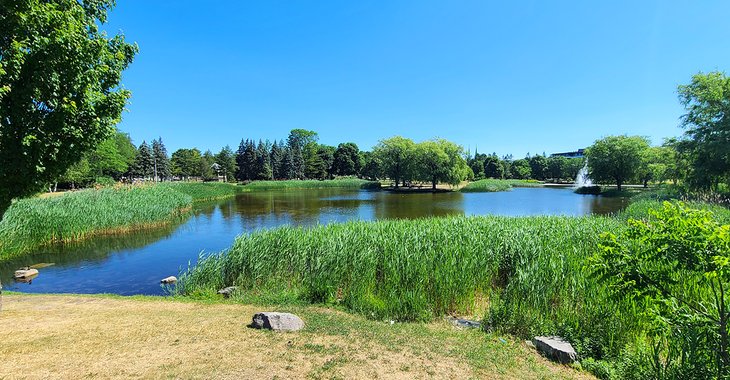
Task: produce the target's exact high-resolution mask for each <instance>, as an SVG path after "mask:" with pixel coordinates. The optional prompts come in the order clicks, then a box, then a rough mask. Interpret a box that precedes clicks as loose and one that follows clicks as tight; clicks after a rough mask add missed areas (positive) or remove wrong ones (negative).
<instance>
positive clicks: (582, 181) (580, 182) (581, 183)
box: [573, 162, 593, 189]
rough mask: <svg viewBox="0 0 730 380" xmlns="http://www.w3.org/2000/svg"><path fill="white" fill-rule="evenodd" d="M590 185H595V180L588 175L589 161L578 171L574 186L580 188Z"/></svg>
mask: <svg viewBox="0 0 730 380" xmlns="http://www.w3.org/2000/svg"><path fill="white" fill-rule="evenodd" d="M588 186H593V180H591V178H590V177H588V163H587V162H586V164H585V165H583V168H582V169H580V171H579V172H578V175H577V176H576V177H575V185H574V186H573V187H574V188H576V189H578V188H581V187H588Z"/></svg>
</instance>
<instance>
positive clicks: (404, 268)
mask: <svg viewBox="0 0 730 380" xmlns="http://www.w3.org/2000/svg"><path fill="white" fill-rule="evenodd" d="M667 205H669V206H671V205H672V204H667ZM695 206H698V207H704V208H706V209H712V210H715V211H716V214H715V215H713V216H708V219H707V220H714V221H715V222H713V223H716V222H721V221H729V220H730V211H728V210H727V209H724V208H722V207H719V206H704V205H701V204H695ZM663 207H667V206H663V205H662V204H661V203H660V202H658V201H655V200H651V199H644V200H641V201H639V202H636V203H634V204H633V205H631V206H630V207H629V208H628V209H627V211H626V213H625V214H622V215H619V216H618V217H595V216H592V217H580V218H575V217H546V216H538V217H521V218H512V217H499V216H485V217H470V218H465V217H452V218H433V219H423V220H397V221H395V220H393V221H377V222H367V223H366V222H349V223H344V224H333V225H327V226H320V227H316V228H311V229H303V228H290V227H283V228H278V229H273V230H267V231H260V232H256V233H253V234H250V235H242V236H240V237H239V238H238V239H237V240H236V241H235V243H234V245H233V246H232V247H231V248H230V249H229V250H228V251H225V252H222V253H219V254H213V255H208V256H204V257H203V258H201V260H200V261H199V262H198V264H197V265H196V266H194V267H191V268H189V269H188V270H187V271H186V272H185V273H183V274H182V276H181V278H180V282H179V283H178V285H177V287H176V288H175V289H174V290H173V292H174V293H175V294H179V295H186V296H190V297H194V298H212V297H216V294H215V293H216V291H217V290H218V289H221V288H223V287H226V286H231V285H235V286H238V291H237V293H235V294H234V298H235V299H238V300H241V301H243V302H246V303H264V304H277V305H297V304H310V303H311V304H326V305H336V306H338V307H344V308H346V309H348V310H351V311H354V312H356V313H359V314H362V315H364V316H367V317H368V318H374V319H381V320H382V319H385V320H389V319H392V320H397V321H430V320H433V319H434V318H438V317H441V316H443V315H462V316H464V315H468V316H474V315H477V316H483V322H484V326H486V328H487V329H488V330H491V331H497V332H500V333H510V334H514V335H516V336H518V337H521V338H531V337H533V336H535V335H552V334H556V335H560V336H563V337H565V338H567V339H568V340H569V341H570V342H571V343H572V344H573V345H574V347H575V348H576V350H577V351H578V353H579V355H580V356H581V357H582V358H583V360H582V365H583V366H584V367H586V368H587V369H589V370H591V371H592V372H593V373H595V374H597V375H598V376H599V377H602V378H637V379H638V378H646V376H649V377H651V376H653V375H655V372H653V371H655V370H656V368H655V367H653V365H654V364H655V363H653V362H652V360H653V359H652V355H653V354H652V352H653V351H652V350H660V351H661V352H660V354H661V355H662V358H665V359H666V358H667V357H669V356H668V355H674V354H673V353H676V352H682V354H683V355H689V354H688V353H687V352H688V351H682V350H690V349H692V350H694V351H693V353H694V356H691V355H690V356H685V359H684V360H678V361H672V359H676V358H673V357H669V358H670V359H667V360H668V361H663V362H662V363H664V364H665V365H667V366H668V369H667V370H670V369H671V370H673V371H676V373H681V372H682V371H684V370H686V369H687V368H689V366H692V365H696V364H697V361H702V360H711V359H712V357H713V355H715V354H714V352H715V350H714V346H713V345H712V344H705V345H703V344H699V346H695V347H684V348H682V346H681V345H682V344H683V343H682V340H681V339H688V337H687V336H679V337H678V336H673V335H671V334H670V335H666V334H657V333H656V330H654V329H655V327H656V320H654V319H650V318H649V317H648V316H647V314H646V312H647V310H653V309H652V308H651V302H650V300H648V299H646V298H633V297H628V296H621V294H617V292H616V290H617V288H616V285H615V284H613V283H612V282H611V281H607V280H605V279H603V280H601V279H599V277H600V276H599V274H600V273H602V272H601V269H600V268H603V267H602V266H601V265H604V266H606V265H608V264H606V263H609V262H610V260H609V258H606V257H603V260H604V261H601V259H602V258H601V256H600V255H598V253H599V252H600V251H601V250H600V249H599V247H607V246H609V245H610V244H609V243H610V239H608V238H607V235H606V233H608V234H610V236H619V237H621V238H626V236H630V234H628V235H627V234H625V231H627V230H630V229H632V228H634V227H632V226H634V225H635V224H631V223H634V222H630V223H628V224H627V222H626V221H627V220H632V219H634V218H636V219H637V220H648V219H652V218H655V219H656V217H654V216H652V215H653V213H654V211H652V212H650V211H648V210H662V208H663ZM678 207H679V206H678ZM670 211H671V210H670ZM676 212H678V213H680V214H681V213H682V212H683V211H681V210H680V211H676ZM707 215H711V214H707ZM683 217H684V214H681V215H679V216H677V215H674V216H671V217H668V220H676V219H677V218H680V219H681V218H683ZM657 220H658V219H657ZM660 222H661V221H657V223H660ZM607 239H608V240H607ZM617 239H619V238H617ZM619 240H620V239H619ZM627 244H628V243H627ZM601 263H603V264H601ZM604 269H605V268H604ZM626 275H627V274H624V276H626ZM622 278H624V277H622ZM686 286H687V287H686V288H685V289H683V290H684V291H693V290H692V289H695V287H694V285H692V284H687V285H686ZM680 290H682V289H681V286H680ZM631 294H634V293H631ZM701 294H702V297H704V296H707V295H708V294H707V293H701ZM657 339H659V340H657ZM657 342H659V343H657ZM657 344H658V345H657ZM675 350H679V351H675ZM708 357H709V358H710V359H707V358H708ZM703 358H704V359H703ZM669 367H671V368H669Z"/></svg>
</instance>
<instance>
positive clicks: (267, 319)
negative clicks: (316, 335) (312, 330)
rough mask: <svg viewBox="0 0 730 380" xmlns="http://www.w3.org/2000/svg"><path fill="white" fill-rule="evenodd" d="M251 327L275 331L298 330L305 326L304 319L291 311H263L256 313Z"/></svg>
mask: <svg viewBox="0 0 730 380" xmlns="http://www.w3.org/2000/svg"><path fill="white" fill-rule="evenodd" d="M250 327H253V328H255V329H269V330H274V331H297V330H301V329H302V328H304V321H302V319H301V318H299V317H297V316H296V315H294V314H290V313H275V312H263V313H256V314H254V316H253V322H251V325H250Z"/></svg>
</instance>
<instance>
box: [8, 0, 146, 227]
mask: <svg viewBox="0 0 730 380" xmlns="http://www.w3.org/2000/svg"><path fill="white" fill-rule="evenodd" d="M112 6H113V1H111V0H88V1H84V2H83V3H81V2H78V1H76V0H53V1H3V2H0V36H2V37H3V38H0V57H2V58H0V213H2V212H4V211H5V209H6V208H7V207H8V206H9V205H10V202H11V200H12V199H13V198H18V197H24V196H28V195H31V194H33V193H34V192H36V191H38V190H40V189H41V188H42V187H43V186H44V185H45V184H46V183H49V182H53V181H55V180H56V179H57V178H58V177H59V176H61V175H63V174H64V173H65V172H66V170H67V169H68V168H69V167H70V166H71V165H72V164H74V163H75V162H77V161H79V160H80V159H81V157H82V156H83V154H84V153H86V152H88V151H90V150H92V149H93V148H94V147H95V146H96V145H97V144H98V143H100V142H102V141H104V140H105V139H106V138H108V137H109V136H111V135H112V134H113V133H114V125H115V124H116V123H117V122H118V121H119V120H120V117H121V113H122V110H123V109H124V107H125V105H126V103H127V99H129V97H130V92H129V91H127V90H124V89H122V88H121V87H120V83H121V74H122V71H123V70H124V69H126V68H127V66H128V65H129V64H130V63H131V62H132V59H133V57H134V55H135V54H136V52H137V47H136V45H130V44H128V43H126V42H125V41H124V37H123V36H122V35H116V36H114V37H111V38H109V37H107V36H106V34H105V33H103V32H101V31H100V30H99V25H100V24H103V23H104V22H106V16H107V12H108V10H110V9H111V8H112Z"/></svg>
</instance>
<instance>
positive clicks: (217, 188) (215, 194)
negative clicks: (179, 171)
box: [158, 182, 241, 202]
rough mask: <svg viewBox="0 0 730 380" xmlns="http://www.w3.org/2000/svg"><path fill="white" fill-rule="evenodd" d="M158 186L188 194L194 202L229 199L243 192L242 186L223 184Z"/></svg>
mask: <svg viewBox="0 0 730 380" xmlns="http://www.w3.org/2000/svg"><path fill="white" fill-rule="evenodd" d="M158 186H162V187H168V188H170V189H172V190H174V191H178V192H181V193H183V194H187V195H189V196H191V197H192V199H193V201H194V202H200V201H210V200H215V199H223V198H228V197H232V196H235V195H236V194H238V193H239V192H240V191H241V187H240V186H238V185H234V184H231V183H223V182H165V183H161V184H159V185H158Z"/></svg>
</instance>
